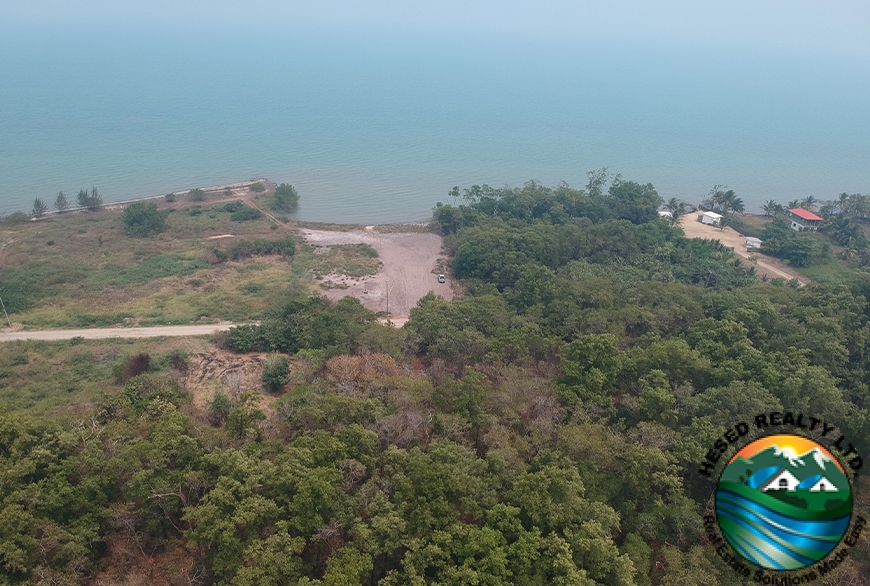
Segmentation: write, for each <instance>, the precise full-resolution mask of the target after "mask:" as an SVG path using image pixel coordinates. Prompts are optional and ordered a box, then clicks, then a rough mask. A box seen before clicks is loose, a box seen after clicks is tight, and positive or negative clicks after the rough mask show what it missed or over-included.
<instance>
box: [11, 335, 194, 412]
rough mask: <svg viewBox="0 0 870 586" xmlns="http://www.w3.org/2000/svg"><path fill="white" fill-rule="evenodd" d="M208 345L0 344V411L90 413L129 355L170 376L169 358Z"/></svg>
mask: <svg viewBox="0 0 870 586" xmlns="http://www.w3.org/2000/svg"><path fill="white" fill-rule="evenodd" d="M208 347H210V342H209V341H208V340H206V339H204V338H203V339H197V338H164V339H161V338H153V339H148V340H122V339H112V340H69V341H66V342H41V341H26V342H7V343H5V344H0V391H2V392H0V410H2V412H4V413H9V412H15V411H27V412H28V413H30V414H34V415H45V416H50V417H52V418H56V419H61V420H65V421H74V420H76V418H77V417H78V416H79V415H80V414H82V413H90V412H91V411H92V410H93V406H94V402H95V401H98V400H99V398H100V396H101V395H103V394H115V393H118V392H120V391H121V390H122V389H123V387H124V385H123V384H122V383H121V381H120V380H119V378H118V373H119V371H120V369H121V367H122V366H123V365H124V364H125V363H126V361H127V359H128V358H129V357H130V356H134V355H136V354H140V353H147V354H149V355H150V357H151V371H163V372H174V374H176V375H180V373H178V372H175V370H174V368H173V366H172V363H171V360H170V358H171V357H172V356H173V355H176V356H179V357H181V359H182V360H184V357H185V356H187V355H190V354H193V353H194V352H199V351H202V350H204V349H207V348H208Z"/></svg>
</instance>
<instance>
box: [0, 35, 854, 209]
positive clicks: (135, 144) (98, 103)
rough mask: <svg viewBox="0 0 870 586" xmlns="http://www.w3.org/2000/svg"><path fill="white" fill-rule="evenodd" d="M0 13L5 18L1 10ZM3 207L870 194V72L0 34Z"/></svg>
mask: <svg viewBox="0 0 870 586" xmlns="http://www.w3.org/2000/svg"><path fill="white" fill-rule="evenodd" d="M0 26H2V25H0ZM0 32H2V34H0V212H3V211H5V212H10V211H14V210H29V209H30V208H31V206H32V202H33V199H34V198H35V197H37V196H39V197H42V198H44V199H46V200H47V201H48V202H49V203H52V202H53V201H54V198H55V196H56V194H57V192H58V191H59V190H63V191H64V192H65V193H66V194H67V195H68V197H70V198H71V199H74V196H75V194H76V193H77V192H78V190H79V189H80V188H88V187H91V186H92V185H96V186H97V187H98V188H99V189H100V192H101V194H103V196H104V198H105V200H106V201H107V202H111V201H123V200H129V199H132V198H137V197H145V196H154V195H161V194H165V193H168V192H171V191H177V190H182V189H187V188H190V187H196V186H210V185H218V184H224V183H232V182H236V181H241V180H246V179H250V178H253V177H267V178H269V179H271V180H273V181H276V182H290V183H292V184H294V185H295V186H296V187H297V189H298V191H299V193H300V194H301V196H302V199H301V205H300V209H299V212H298V214H297V215H298V217H300V218H301V219H305V220H311V221H330V222H364V223H387V222H400V221H416V220H423V219H426V218H428V217H429V215H430V211H431V208H432V207H433V206H434V204H435V203H436V202H437V201H445V202H446V201H449V198H448V196H447V195H446V194H447V192H448V190H449V189H450V188H451V187H453V186H454V185H459V186H469V185H471V184H473V183H484V182H485V183H489V184H491V185H495V186H501V185H504V184H511V185H521V184H522V183H523V182H525V181H527V180H529V179H536V180H539V181H541V182H543V183H544V184H548V185H554V184H556V183H557V182H559V181H563V180H564V181H567V182H568V183H570V184H571V185H573V186H576V187H583V186H584V185H585V183H586V175H585V173H586V171H588V170H591V169H594V168H598V167H603V166H607V167H609V168H610V169H611V170H612V171H616V172H620V173H622V174H623V176H624V177H626V178H628V179H633V180H637V181H642V182H652V183H653V184H654V185H655V186H656V188H657V189H658V191H659V193H660V194H661V195H662V196H663V197H665V198H668V197H672V196H675V197H680V198H682V199H684V200H687V201H692V202H697V201H699V200H700V199H701V198H702V197H703V196H704V194H706V192H707V191H709V189H710V188H711V187H712V186H713V185H714V184H716V183H725V184H728V185H729V186H730V187H731V188H732V189H734V190H735V191H736V192H737V194H738V195H739V196H741V197H743V199H744V201H745V202H746V203H747V208H748V210H749V211H752V210H753V209H757V206H758V205H760V204H761V203H762V202H763V201H765V200H767V199H771V198H773V199H778V200H780V201H781V202H786V201H788V200H791V199H797V198H803V197H806V196H808V195H812V196H814V197H816V198H818V199H829V198H833V197H836V195H837V194H839V193H840V192H844V191H846V192H850V193H855V192H860V193H867V192H870V108H867V105H866V100H867V95H870V91H868V90H870V66H868V64H866V63H863V64H862V63H848V62H842V61H836V60H822V59H807V58H805V57H800V56H785V55H757V54H749V53H746V54H737V53H732V54H722V53H718V52H714V51H710V50H707V51H703V50H690V49H687V48H680V47H671V48H661V47H659V48H652V47H648V46H642V45H637V46H625V45H623V46H606V45H585V44H583V43H581V42H579V41H575V40H570V39H548V40H541V39H531V38H526V39H522V38H496V37H486V38H475V39H472V38H458V37H457V38H434V37H433V38H425V37H422V38H421V37H412V36H407V37H400V36H398V35H395V34H393V35H381V36H379V35H374V34H368V35H364V34H357V35H353V34H349V33H343V34H339V33H337V32H332V33H317V32H314V31H307V32H300V31H286V30H280V31H279V30H277V29H276V30H269V29H268V28H264V29H261V30H254V29H251V28H248V27H245V28H240V29H238V30H236V29H230V28H222V29H221V28H218V29H212V30H191V29H190V28H189V27H188V28H178V29H177V30H172V29H165V28H164V29H162V30H160V31H157V30H150V29H147V28H135V27H132V26H126V27H121V28H120V29H119V28H115V29H106V30H100V29H92V30H66V29H64V28H63V27H55V28H51V29H43V30H35V29H15V30H2V31H0Z"/></svg>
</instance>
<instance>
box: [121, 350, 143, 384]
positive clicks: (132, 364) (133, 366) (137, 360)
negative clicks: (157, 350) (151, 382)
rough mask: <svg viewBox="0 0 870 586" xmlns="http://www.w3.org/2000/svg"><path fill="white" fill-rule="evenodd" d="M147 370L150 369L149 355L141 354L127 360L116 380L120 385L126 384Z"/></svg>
mask: <svg viewBox="0 0 870 586" xmlns="http://www.w3.org/2000/svg"><path fill="white" fill-rule="evenodd" d="M149 368H151V355H150V354H147V353H144V352H143V353H141V354H137V355H135V356H131V357H130V358H128V359H127V361H126V363H124V365H123V367H122V368H121V372H120V375H119V376H118V378H119V379H120V382H122V383H123V382H127V381H128V380H130V379H131V378H133V377H134V376H139V375H140V374H144V373H146V372H148V369H149Z"/></svg>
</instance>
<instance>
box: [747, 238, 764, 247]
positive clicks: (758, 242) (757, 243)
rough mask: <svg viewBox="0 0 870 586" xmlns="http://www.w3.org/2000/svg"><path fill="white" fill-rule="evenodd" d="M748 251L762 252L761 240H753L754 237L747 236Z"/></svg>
mask: <svg viewBox="0 0 870 586" xmlns="http://www.w3.org/2000/svg"><path fill="white" fill-rule="evenodd" d="M746 250H761V240H760V239H758V238H753V237H752V236H747V237H746Z"/></svg>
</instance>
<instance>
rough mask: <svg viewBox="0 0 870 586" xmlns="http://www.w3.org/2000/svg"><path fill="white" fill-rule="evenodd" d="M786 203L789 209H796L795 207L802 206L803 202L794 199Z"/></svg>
mask: <svg viewBox="0 0 870 586" xmlns="http://www.w3.org/2000/svg"><path fill="white" fill-rule="evenodd" d="M785 205H786V207H787V208H788V209H790V210H791V209H794V208H799V207H801V202H799V201H798V200H796V199H793V200H791V201H790V202H788V203H787V204H785Z"/></svg>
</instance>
